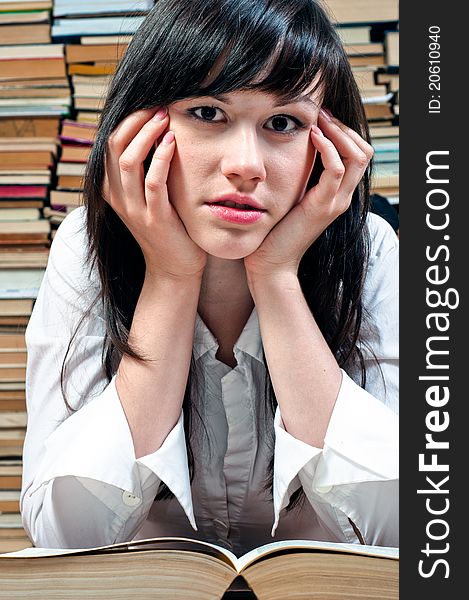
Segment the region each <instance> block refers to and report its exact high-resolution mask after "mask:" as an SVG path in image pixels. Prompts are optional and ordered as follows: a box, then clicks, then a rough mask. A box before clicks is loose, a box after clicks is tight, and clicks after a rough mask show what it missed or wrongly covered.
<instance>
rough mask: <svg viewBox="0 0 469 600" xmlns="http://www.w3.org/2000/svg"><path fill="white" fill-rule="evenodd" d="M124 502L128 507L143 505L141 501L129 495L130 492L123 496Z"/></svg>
mask: <svg viewBox="0 0 469 600" xmlns="http://www.w3.org/2000/svg"><path fill="white" fill-rule="evenodd" d="M122 502H123V503H124V504H125V505H126V506H138V505H139V504H140V503H141V499H140V498H137V496H134V495H133V494H129V492H124V493H123V494H122Z"/></svg>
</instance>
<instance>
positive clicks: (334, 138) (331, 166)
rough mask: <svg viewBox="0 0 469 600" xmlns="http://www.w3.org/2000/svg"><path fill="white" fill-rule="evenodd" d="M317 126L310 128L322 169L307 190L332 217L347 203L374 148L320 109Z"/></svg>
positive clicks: (339, 212) (343, 210) (345, 206)
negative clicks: (318, 176) (310, 187)
mask: <svg viewBox="0 0 469 600" xmlns="http://www.w3.org/2000/svg"><path fill="white" fill-rule="evenodd" d="M319 125H320V127H321V129H319V127H312V128H311V138H312V142H313V144H314V146H315V147H316V148H317V150H318V151H319V152H320V153H321V159H322V163H323V165H324V171H323V173H322V174H321V177H320V179H319V182H318V184H317V185H316V186H315V187H314V188H312V190H310V192H311V196H310V197H311V199H313V197H314V203H315V204H316V205H317V204H318V203H320V204H321V205H322V206H323V207H324V210H325V211H327V214H328V215H329V216H330V218H331V219H332V220H333V219H334V218H336V217H337V216H339V215H340V214H342V213H343V212H345V211H346V210H347V209H348V207H349V206H350V202H351V199H352V194H353V192H354V190H355V188H356V187H357V185H358V183H359V182H360V180H361V178H362V177H363V174H364V173H365V170H366V168H367V166H368V163H369V161H370V160H371V158H372V156H373V148H372V147H371V146H370V145H369V144H368V143H367V142H366V141H365V140H364V139H363V138H362V137H361V136H360V135H359V134H358V133H356V132H355V131H353V130H352V129H350V128H349V127H347V126H346V125H344V124H343V123H341V122H340V121H339V120H338V119H334V118H333V117H331V116H330V115H329V114H327V113H325V112H324V111H323V110H321V112H320V113H319Z"/></svg>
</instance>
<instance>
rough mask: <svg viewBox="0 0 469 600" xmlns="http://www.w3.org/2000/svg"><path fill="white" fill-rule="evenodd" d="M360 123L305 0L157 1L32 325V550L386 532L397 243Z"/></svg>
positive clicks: (27, 450)
mask: <svg viewBox="0 0 469 600" xmlns="http://www.w3.org/2000/svg"><path fill="white" fill-rule="evenodd" d="M366 139H367V126H366V119H365V117H364V113H363V109H362V105H361V102H360V96H359V93H358V90H357V87H356V85H355V82H354V79H353V75H352V73H351V70H350V67H349V64H348V62H347V58H346V55H345V53H344V51H343V48H342V47H341V44H340V42H339V40H338V37H337V34H336V32H335V30H334V27H333V26H332V25H331V23H330V21H329V19H328V17H327V15H326V13H325V12H324V11H323V9H322V8H321V7H320V5H319V4H318V2H316V1H314V0H249V1H247V0H246V1H245V0H213V1H211V2H206V1H205V0H159V1H158V2H157V3H156V6H155V8H154V9H153V10H152V11H151V13H150V14H149V15H148V17H147V19H146V21H145V23H144V24H143V26H142V27H141V28H140V30H139V31H138V32H137V33H136V35H135V37H134V39H133V41H132V43H131V44H130V46H129V48H128V50H127V53H126V55H125V57H124V59H123V60H122V62H121V64H120V66H119V68H118V70H117V73H116V75H115V77H114V78H113V81H112V84H111V86H110V90H109V93H108V96H107V101H106V105H105V107H104V110H103V114H102V118H101V121H100V126H99V129H98V133H97V138H96V142H95V145H94V148H93V152H92V155H91V157H90V161H89V164H88V170H87V175H86V181H85V194H84V197H85V206H84V207H80V208H78V209H76V210H75V211H73V212H72V213H71V214H70V215H69V216H68V217H67V218H66V219H65V220H64V222H63V223H62V225H61V226H60V228H59V230H58V232H57V235H56V237H55V239H54V242H53V244H52V247H51V251H50V259H49V264H48V268H47V271H46V274H45V277H44V280H43V283H42V286H41V289H40V292H39V296H38V298H37V302H36V304H35V308H34V311H33V314H32V316H31V319H30V322H29V325H28V329H27V335H26V341H27V347H28V370H27V403H28V429H27V435H26V440H25V445H24V455H23V462H24V475H23V487H22V493H21V511H22V516H23V523H24V526H25V528H26V530H27V532H28V534H29V535H30V537H31V540H32V541H33V543H34V544H35V545H38V546H51V547H92V546H99V545H104V544H111V543H115V542H121V541H126V540H132V539H143V538H148V537H154V536H155V537H156V536H163V535H179V536H186V537H198V538H200V539H204V540H208V541H213V542H215V543H218V544H221V545H224V546H225V547H228V548H231V549H233V551H234V552H236V553H242V552H245V551H247V550H249V549H251V548H253V547H254V546H257V545H261V544H263V543H267V542H269V541H272V539H274V540H275V539H285V538H303V539H304V538H312V539H318V540H329V541H346V542H355V543H367V544H378V545H391V546H394V545H397V543H398V537H397V535H398V533H397V532H398V525H397V503H398V499H397V477H398V475H397V460H398V456H397V417H396V412H397V240H396V235H395V233H394V232H393V231H392V229H391V227H390V226H389V225H388V224H387V223H386V222H385V221H384V220H382V219H381V218H379V217H377V216H376V215H372V214H369V213H368V188H369V186H368V181H369V169H368V165H369V161H370V159H371V156H372V149H371V147H370V145H369V144H368V142H367V141H366ZM272 536H273V537H272Z"/></svg>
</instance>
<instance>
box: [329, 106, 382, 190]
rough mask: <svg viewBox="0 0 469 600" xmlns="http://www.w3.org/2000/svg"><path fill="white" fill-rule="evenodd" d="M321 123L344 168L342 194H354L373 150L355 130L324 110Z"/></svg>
mask: <svg viewBox="0 0 469 600" xmlns="http://www.w3.org/2000/svg"><path fill="white" fill-rule="evenodd" d="M319 115H320V118H319V123H320V126H321V128H322V130H323V132H324V134H325V135H326V136H327V137H328V138H329V139H330V140H331V141H332V142H333V145H334V146H335V148H336V150H337V152H338V154H339V156H340V158H341V160H342V162H343V164H344V166H345V171H344V176H343V179H342V181H341V186H340V193H343V194H345V195H349V194H352V193H353V191H354V190H355V188H356V187H357V185H358V183H359V181H360V179H361V178H362V177H363V174H364V173H365V170H366V168H367V166H368V163H369V162H370V160H371V158H372V156H373V148H372V147H371V146H370V145H369V144H368V143H367V142H366V141H365V140H364V139H363V138H362V137H361V136H360V135H359V134H358V133H357V132H356V131H354V130H353V129H351V128H350V127H347V126H346V125H344V124H343V123H341V122H340V121H339V120H338V119H335V118H334V117H332V116H330V115H329V114H328V113H327V112H325V111H324V110H323V109H322V110H321V111H320V113H319Z"/></svg>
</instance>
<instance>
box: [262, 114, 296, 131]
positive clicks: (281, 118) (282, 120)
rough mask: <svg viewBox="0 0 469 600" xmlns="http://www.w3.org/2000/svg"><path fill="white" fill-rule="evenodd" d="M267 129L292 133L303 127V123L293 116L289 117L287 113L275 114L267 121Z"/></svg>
mask: <svg viewBox="0 0 469 600" xmlns="http://www.w3.org/2000/svg"><path fill="white" fill-rule="evenodd" d="M267 124H270V125H267V129H271V130H272V131H278V132H279V133H292V132H293V131H296V130H297V129H301V128H302V127H303V123H301V122H300V121H298V119H294V118H293V117H287V116H286V115H275V117H272V118H270V119H269V120H268V121H267Z"/></svg>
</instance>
